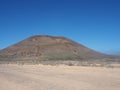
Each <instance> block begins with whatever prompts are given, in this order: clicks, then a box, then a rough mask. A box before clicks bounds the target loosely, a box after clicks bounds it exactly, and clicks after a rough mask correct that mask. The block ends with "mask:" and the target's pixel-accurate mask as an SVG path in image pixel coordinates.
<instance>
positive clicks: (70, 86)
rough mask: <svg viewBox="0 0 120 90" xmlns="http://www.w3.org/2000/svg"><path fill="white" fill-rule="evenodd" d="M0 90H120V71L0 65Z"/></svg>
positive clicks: (91, 68)
mask: <svg viewBox="0 0 120 90" xmlns="http://www.w3.org/2000/svg"><path fill="white" fill-rule="evenodd" d="M0 90H120V68H105V67H81V66H65V65H60V66H50V65H17V64H1V65H0Z"/></svg>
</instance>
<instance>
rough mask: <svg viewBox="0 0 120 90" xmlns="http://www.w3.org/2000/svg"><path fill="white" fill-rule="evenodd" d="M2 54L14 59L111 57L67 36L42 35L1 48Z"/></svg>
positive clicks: (88, 58) (0, 54)
mask: <svg viewBox="0 0 120 90" xmlns="http://www.w3.org/2000/svg"><path fill="white" fill-rule="evenodd" d="M0 56H2V57H7V58H9V59H11V58H12V59H14V60H17V59H19V60H31V59H32V60H36V59H37V60H90V59H103V58H108V57H110V56H108V55H105V54H101V53H98V52H96V51H94V50H91V49H89V48H87V47H85V46H83V45H81V44H78V43H76V42H74V41H72V40H70V39H67V38H65V37H56V36H41V35H37V36H32V37H30V38H27V39H25V40H23V41H21V42H19V43H17V44H15V45H12V46H10V47H7V48H5V49H3V50H1V51H0Z"/></svg>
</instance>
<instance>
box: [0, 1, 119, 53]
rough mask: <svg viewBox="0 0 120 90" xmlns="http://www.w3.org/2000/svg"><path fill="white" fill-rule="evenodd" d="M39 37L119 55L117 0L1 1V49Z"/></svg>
mask: <svg viewBox="0 0 120 90" xmlns="http://www.w3.org/2000/svg"><path fill="white" fill-rule="evenodd" d="M39 34H42V35H54V36H65V37H68V38H70V39H72V40H75V41H76V42H79V43H81V44H83V45H85V46H87V47H89V48H92V49H94V50H97V51H100V52H104V53H116V54H118V53H119V54H120V0H0V49H3V48H5V47H7V46H9V45H12V44H14V43H17V42H19V41H21V40H23V39H25V38H27V37H29V36H32V35H39Z"/></svg>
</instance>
